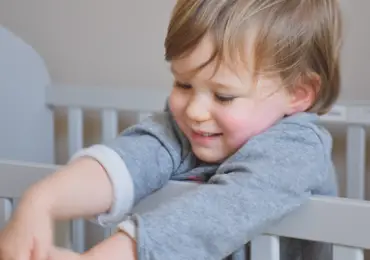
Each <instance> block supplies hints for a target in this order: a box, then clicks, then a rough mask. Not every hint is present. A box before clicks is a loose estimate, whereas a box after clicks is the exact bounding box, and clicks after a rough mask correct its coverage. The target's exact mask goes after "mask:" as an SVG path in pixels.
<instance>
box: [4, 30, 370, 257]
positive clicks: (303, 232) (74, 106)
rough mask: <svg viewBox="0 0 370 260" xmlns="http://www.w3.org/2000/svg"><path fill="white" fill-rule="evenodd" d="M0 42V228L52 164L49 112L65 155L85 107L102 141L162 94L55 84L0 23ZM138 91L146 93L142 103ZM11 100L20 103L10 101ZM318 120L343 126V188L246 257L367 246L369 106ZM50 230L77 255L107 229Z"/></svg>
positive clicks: (355, 252)
mask: <svg viewBox="0 0 370 260" xmlns="http://www.w3.org/2000/svg"><path fill="white" fill-rule="evenodd" d="M0 42H2V43H4V44H3V45H2V46H1V48H0V56H1V57H5V56H6V58H5V59H0V82H2V83H1V84H2V85H1V92H0V93H1V94H0V118H1V119H2V120H4V121H5V123H6V124H3V126H2V127H1V128H0V143H1V146H2V148H1V149H0V229H1V228H2V227H3V226H4V224H5V223H6V221H7V220H8V219H9V217H10V216H11V213H12V211H13V209H14V208H15V207H16V205H17V199H19V197H20V196H22V194H23V192H24V191H25V190H26V189H27V188H28V187H29V186H30V185H32V184H33V183H35V182H36V181H38V180H40V179H42V178H44V177H45V176H47V175H48V174H51V173H53V172H54V171H55V170H56V169H57V168H58V167H60V165H58V164H56V163H55V158H54V152H55V147H54V146H55V140H54V138H55V136H54V132H55V129H54V113H55V111H56V110H58V109H59V110H63V111H65V113H66V114H67V120H68V156H72V155H73V154H74V153H75V152H76V151H77V150H79V149H81V148H83V147H84V146H85V143H84V114H85V112H86V111H91V110H94V111H95V112H98V113H99V115H100V121H101V126H100V127H101V128H100V129H101V131H100V132H101V137H100V140H99V141H107V140H109V139H111V138H114V137H115V136H116V135H117V134H118V132H119V131H122V129H119V120H120V115H122V114H125V113H130V115H133V117H132V116H131V120H132V122H134V121H139V120H142V119H143V118H145V117H146V116H148V115H150V114H151V113H156V112H158V111H162V110H163V108H164V103H165V99H166V98H167V95H168V92H167V91H165V90H163V89H162V90H158V89H152V88H150V87H149V86H148V87H146V88H145V87H143V88H125V89H122V88H108V87H104V86H102V87H95V88H92V87H89V88H86V87H78V86H67V85H58V84H55V83H53V82H52V81H51V79H50V77H49V75H48V72H47V69H46V67H45V64H44V63H43V61H42V59H41V58H40V57H39V55H38V54H37V53H36V52H35V51H34V50H33V49H32V48H31V47H30V46H28V45H27V44H26V43H24V42H23V41H22V40H21V39H19V38H18V37H17V36H15V35H13V34H12V33H10V32H9V31H7V30H5V29H4V28H2V29H0ZM9 61H11V62H9ZM20 79H22V80H20ZM21 95H23V96H24V95H26V97H27V99H24V98H23V99H22V98H21ZM145 95H149V96H150V98H145V101H143V97H144V96H145ZM19 100H22V104H23V107H22V106H20V105H19V103H17V102H19ZM21 117H24V118H25V119H23V120H21ZM321 120H322V123H323V124H327V125H330V126H335V127H338V128H340V129H343V130H345V131H346V136H347V138H346V143H347V148H346V149H347V154H346V160H347V164H346V167H347V168H346V187H345V188H346V189H345V190H346V193H345V194H344V195H343V196H341V197H337V198H329V197H319V196H315V197H312V198H311V199H310V201H309V203H307V204H306V205H305V206H303V207H302V208H301V209H299V210H298V211H296V212H294V213H293V214H291V215H289V216H287V217H286V218H284V219H283V220H282V221H281V222H279V223H278V224H277V225H276V226H273V227H271V228H270V229H268V230H266V231H265V232H264V233H263V234H261V235H260V236H259V237H256V238H255V239H253V240H252V241H251V259H252V260H279V238H281V237H291V238H298V239H305V240H312V241H319V242H326V243H330V244H332V245H333V252H334V256H333V260H363V259H365V253H364V252H365V251H366V250H368V249H370V224H369V223H370V203H369V202H368V201H367V200H366V199H365V180H366V179H365V168H366V167H365V163H366V160H365V158H366V130H367V127H368V126H369V125H370V106H368V105H366V104H363V103H351V104H349V103H340V102H339V103H338V104H337V105H336V106H335V107H333V109H332V110H331V111H330V112H329V113H328V114H327V115H325V116H323V117H322V118H321ZM35 150H36V151H35ZM189 185H196V184H184V183H177V182H170V183H169V184H168V185H167V186H166V187H164V188H163V189H162V190H160V191H158V192H156V193H154V194H153V195H151V196H149V197H148V198H147V199H144V200H143V201H142V202H140V203H139V204H138V205H137V206H136V207H135V208H134V211H137V212H140V211H145V210H148V209H150V207H153V206H155V205H156V203H159V202H160V201H163V200H165V198H166V196H168V194H169V193H180V192H183V191H185V190H186V189H188V187H189ZM302 223H304V225H302ZM56 230H57V232H56V233H57V235H56V238H55V240H56V244H58V245H59V246H63V247H67V248H71V249H73V250H75V251H77V252H83V251H84V250H86V249H87V248H88V247H90V246H91V245H92V244H94V243H96V242H98V241H100V240H101V239H104V238H105V237H107V236H109V235H110V234H111V230H110V229H101V228H99V227H97V226H94V224H92V223H89V222H86V221H84V220H73V221H71V222H67V223H59V226H58V228H57V229H56ZM86 234H88V235H86ZM92 237H93V239H92ZM239 253H245V252H239Z"/></svg>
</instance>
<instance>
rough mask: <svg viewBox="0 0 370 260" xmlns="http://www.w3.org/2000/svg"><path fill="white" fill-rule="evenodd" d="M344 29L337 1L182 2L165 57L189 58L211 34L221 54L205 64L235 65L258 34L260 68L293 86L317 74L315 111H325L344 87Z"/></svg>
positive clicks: (169, 33)
mask: <svg viewBox="0 0 370 260" xmlns="http://www.w3.org/2000/svg"><path fill="white" fill-rule="evenodd" d="M341 27H342V25H341V13H340V8H339V3H338V1H337V0H177V3H176V5H175V8H174V10H173V13H172V17H171V20H170V23H169V26H168V31H167V36H166V40H165V58H166V60H167V61H172V60H175V59H181V58H183V57H185V56H186V55H188V54H190V53H191V51H193V50H194V49H195V48H196V47H197V45H198V44H199V43H200V41H201V40H202V39H203V37H204V36H205V35H206V34H210V35H212V36H213V39H214V45H215V52H214V55H213V56H212V57H211V59H209V60H208V61H207V62H206V63H205V64H203V65H202V66H201V67H204V66H206V65H207V64H209V63H210V62H211V61H212V60H213V59H215V58H218V59H219V60H221V61H224V62H225V61H229V63H230V64H235V62H236V61H237V60H238V59H239V60H240V59H243V57H246V56H245V49H246V47H245V46H246V41H247V39H248V34H249V33H252V32H254V34H253V55H254V57H253V61H254V62H253V63H254V64H253V68H254V72H256V73H263V74H266V75H267V74H269V73H272V74H275V75H279V76H280V77H281V79H282V80H283V82H284V86H286V87H288V88H291V89H292V88H293V87H294V85H295V83H296V81H297V80H300V81H304V82H310V80H312V78H311V77H312V75H313V73H315V74H317V75H318V76H319V77H320V81H321V87H320V89H319V91H318V93H317V96H316V99H315V102H314V104H312V106H311V108H310V109H309V111H311V112H315V113H318V114H324V113H326V112H327V111H328V110H329V109H330V107H331V106H332V105H333V103H334V102H335V101H336V99H337V98H338V95H339V91H340V64H339V63H340V49H341V41H342V39H341V37H342V35H341V31H342V28H341ZM251 35H252V34H251ZM276 73H278V74H276Z"/></svg>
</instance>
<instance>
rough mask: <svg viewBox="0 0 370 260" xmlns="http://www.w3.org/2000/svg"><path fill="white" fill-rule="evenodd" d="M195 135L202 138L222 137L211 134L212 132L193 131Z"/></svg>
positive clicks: (219, 134)
mask: <svg viewBox="0 0 370 260" xmlns="http://www.w3.org/2000/svg"><path fill="white" fill-rule="evenodd" d="M193 134H195V135H198V136H202V137H216V136H221V135H222V134H221V133H210V132H199V131H193Z"/></svg>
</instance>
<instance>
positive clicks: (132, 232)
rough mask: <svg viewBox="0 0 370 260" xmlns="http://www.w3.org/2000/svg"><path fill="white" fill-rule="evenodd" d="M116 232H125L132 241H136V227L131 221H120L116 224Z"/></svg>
mask: <svg viewBox="0 0 370 260" xmlns="http://www.w3.org/2000/svg"><path fill="white" fill-rule="evenodd" d="M118 230H122V231H124V232H126V233H127V234H128V235H129V236H130V237H131V238H132V239H133V240H136V237H137V236H136V225H135V223H134V221H133V220H131V219H127V220H125V221H122V222H121V223H119V224H118Z"/></svg>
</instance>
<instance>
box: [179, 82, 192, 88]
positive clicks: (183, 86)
mask: <svg viewBox="0 0 370 260" xmlns="http://www.w3.org/2000/svg"><path fill="white" fill-rule="evenodd" d="M175 85H176V87H179V88H182V89H191V88H192V85H190V84H186V83H181V82H179V81H176V82H175Z"/></svg>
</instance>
